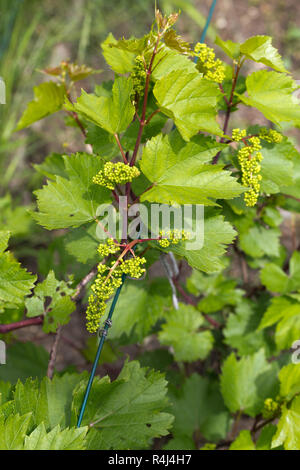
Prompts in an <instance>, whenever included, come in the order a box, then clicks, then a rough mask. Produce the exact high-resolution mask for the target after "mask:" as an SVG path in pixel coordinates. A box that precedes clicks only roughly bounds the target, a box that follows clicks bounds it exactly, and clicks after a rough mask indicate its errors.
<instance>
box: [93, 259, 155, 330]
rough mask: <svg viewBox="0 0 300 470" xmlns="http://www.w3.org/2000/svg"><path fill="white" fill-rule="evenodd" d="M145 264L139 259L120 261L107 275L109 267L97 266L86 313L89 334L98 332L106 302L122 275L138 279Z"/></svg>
mask: <svg viewBox="0 0 300 470" xmlns="http://www.w3.org/2000/svg"><path fill="white" fill-rule="evenodd" d="M145 263H146V259H145V258H139V257H134V258H130V259H128V260H121V261H120V263H119V264H118V265H117V266H116V267H115V269H114V270H113V271H112V272H111V273H109V270H110V267H109V266H107V265H105V264H99V265H98V273H97V277H96V279H95V281H94V283H93V285H92V287H91V290H92V294H91V295H90V296H89V299H88V307H87V311H86V320H87V325H86V327H87V330H88V331H89V332H90V333H96V332H97V331H98V329H99V325H100V320H101V317H102V316H103V315H104V313H105V310H106V301H107V300H108V299H109V298H110V297H111V296H112V295H113V294H114V292H115V290H116V289H117V288H118V287H120V285H121V283H122V274H127V275H128V276H130V277H134V278H139V277H141V276H142V274H143V273H144V272H145V269H144V268H143V267H142V265H143V264H145ZM114 264H115V261H113V262H112V266H113V265H114ZM109 274H110V275H109Z"/></svg>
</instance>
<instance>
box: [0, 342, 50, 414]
mask: <svg viewBox="0 0 300 470" xmlns="http://www.w3.org/2000/svg"><path fill="white" fill-rule="evenodd" d="M48 362H49V354H48V352H47V351H46V350H45V349H44V348H43V347H42V346H36V345H35V344H33V343H30V342H26V343H20V342H17V343H15V344H13V345H11V346H9V347H8V348H7V357H6V364H5V365H1V367H0V380H5V381H8V382H11V383H16V382H17V381H18V380H19V379H20V380H25V379H26V378H27V377H39V378H41V377H44V376H45V374H46V373H47V367H48ZM29 411H32V409H31V408H29V409H28V410H27V411H26V412H29ZM21 414H23V413H21Z"/></svg>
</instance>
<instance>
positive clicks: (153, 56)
mask: <svg viewBox="0 0 300 470" xmlns="http://www.w3.org/2000/svg"><path fill="white" fill-rule="evenodd" d="M160 39H161V35H160V33H158V37H157V41H156V44H155V46H154V49H153V53H152V56H151V59H150V64H149V67H148V70H147V72H146V73H147V77H146V83H145V92H144V101H143V110H142V117H141V121H140V127H139V132H138V136H137V139H136V143H135V147H134V151H133V154H132V158H131V162H130V166H133V165H134V164H135V161H136V157H137V154H138V150H139V147H140V144H141V140H142V135H143V130H144V127H145V125H146V111H147V102H148V92H149V84H150V78H151V73H152V66H153V61H154V58H155V55H156V53H157V48H158V44H159V42H160Z"/></svg>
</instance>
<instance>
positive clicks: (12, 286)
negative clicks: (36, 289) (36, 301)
mask: <svg viewBox="0 0 300 470" xmlns="http://www.w3.org/2000/svg"><path fill="white" fill-rule="evenodd" d="M35 280H36V276H33V275H32V274H30V273H28V272H27V271H26V269H23V268H21V266H20V263H18V261H16V260H15V259H14V257H13V255H12V254H11V253H9V252H6V253H2V254H1V253H0V301H1V300H2V301H5V302H11V303H13V304H20V303H22V302H23V300H24V297H25V296H26V295H29V294H30V291H31V289H32V288H33V286H34V282H35Z"/></svg>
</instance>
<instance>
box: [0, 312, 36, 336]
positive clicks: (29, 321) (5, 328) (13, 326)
mask: <svg viewBox="0 0 300 470" xmlns="http://www.w3.org/2000/svg"><path fill="white" fill-rule="evenodd" d="M43 321H44V317H43V316H42V315H39V316H38V317H33V318H26V320H21V321H18V322H15V323H10V324H9V325H0V334H5V333H9V332H10V331H14V330H19V329H20V328H24V327H26V326H32V325H42V324H43Z"/></svg>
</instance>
